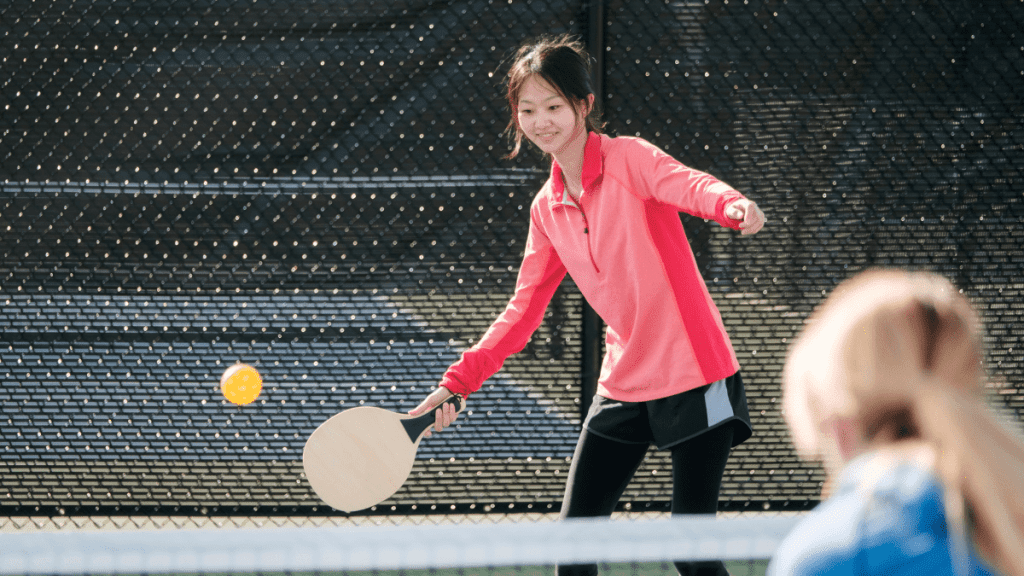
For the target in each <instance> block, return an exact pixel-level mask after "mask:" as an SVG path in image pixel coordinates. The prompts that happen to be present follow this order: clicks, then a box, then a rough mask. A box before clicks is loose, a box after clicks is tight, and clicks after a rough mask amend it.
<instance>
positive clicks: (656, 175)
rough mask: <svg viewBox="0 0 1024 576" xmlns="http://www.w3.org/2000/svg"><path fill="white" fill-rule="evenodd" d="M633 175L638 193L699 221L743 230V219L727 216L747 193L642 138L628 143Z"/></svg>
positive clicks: (629, 160) (630, 170)
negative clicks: (732, 206) (699, 219)
mask: <svg viewBox="0 0 1024 576" xmlns="http://www.w3.org/2000/svg"><path fill="white" fill-rule="evenodd" d="M627 154H628V163H629V174H630V178H631V180H633V182H635V183H637V184H639V186H636V188H638V190H637V192H639V193H641V194H647V195H649V197H652V198H654V199H655V200H658V201H659V202H662V203H665V204H669V205H671V206H674V207H675V208H676V210H678V211H679V212H686V213H687V214H692V215H694V216H697V217H699V218H705V219H708V220H714V221H715V222H718V223H719V224H721V225H722V226H725V227H726V228H732V229H737V230H738V229H739V225H740V223H741V222H742V220H733V219H732V218H729V217H727V216H726V215H725V208H726V207H727V206H728V205H729V204H732V203H733V202H735V201H737V200H742V199H744V196H743V194H741V193H740V192H738V191H737V190H736V189H734V188H733V187H732V186H729V185H728V184H726V183H725V182H722V181H721V180H719V179H718V178H715V177H714V176H712V175H710V174H708V173H706V172H701V171H700V170H695V169H693V168H690V167H688V166H686V165H684V164H683V163H681V162H679V161H678V160H676V159H675V158H673V157H672V156H669V155H668V154H666V153H665V152H664V151H662V150H661V149H660V148H658V147H657V146H655V145H654V144H651V143H650V142H646V141H644V140H640V139H631V141H630V142H629V144H628V153H627Z"/></svg>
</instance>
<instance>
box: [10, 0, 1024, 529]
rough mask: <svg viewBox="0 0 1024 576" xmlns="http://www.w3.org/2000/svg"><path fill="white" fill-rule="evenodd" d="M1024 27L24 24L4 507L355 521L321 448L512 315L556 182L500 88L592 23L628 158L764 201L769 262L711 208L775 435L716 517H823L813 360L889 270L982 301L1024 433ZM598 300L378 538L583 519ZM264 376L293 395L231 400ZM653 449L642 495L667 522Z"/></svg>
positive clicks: (809, 8)
mask: <svg viewBox="0 0 1024 576" xmlns="http://www.w3.org/2000/svg"><path fill="white" fill-rule="evenodd" d="M1021 29H1024V4H1021V3H1020V2H1017V1H1016V0H992V1H988V2H984V3H980V4H978V3H975V4H969V3H967V2H964V1H960V0H946V1H938V0H935V1H928V0H918V1H908V0H902V1H896V0H888V1H870V0H863V1H859V2H852V3H851V2H838V1H833V0H811V1H806V2H785V1H774V0H767V1H753V0H743V1H740V0H676V1H669V2H666V1H664V0H650V1H646V2H635V1H624V0H615V1H607V2H597V1H593V2H583V1H581V0H576V1H565V2H559V1H555V0H551V1H539V0H534V1H532V2H519V1H504V0H502V1H499V0H465V1H455V2H449V3H434V2H426V1H396V2H390V1H389V2H349V1H345V2H342V1H327V0H301V1H300V0H288V1H284V0H280V1H277V0H205V1H204V0H187V1H186V0H146V1H129V0H104V1H88V2H86V1H81V0H66V1H63V2H61V1H56V0H54V1H51V2H31V1H28V0H11V1H9V2H7V3H6V5H5V6H4V7H2V8H0V58H2V62H3V69H4V72H5V75H4V78H3V79H2V81H0V82H2V91H0V104H2V106H3V119H2V123H0V128H2V132H0V134H2V136H0V158H2V163H0V180H2V184H0V196H2V201H0V230H2V232H3V235H2V238H0V253H2V260H0V303H2V304H3V307H2V309H0V326H2V328H3V333H2V334H3V340H4V341H3V342H2V346H0V403H2V406H3V414H2V418H0V454H2V460H0V474H2V476H3V479H4V482H3V490H2V491H0V508H2V514H4V515H6V516H9V517H27V516H37V517H60V516H62V515H63V516H76V517H78V516H90V517H109V518H113V517H125V516H161V517H167V516H170V517H188V516H192V517H212V516H243V517H244V516H268V517H285V516H288V517H304V518H308V517H316V516H342V515H340V514H338V513H336V512H334V511H332V510H330V509H328V508H327V507H326V506H324V505H322V504H320V503H319V501H318V500H317V498H316V497H315V495H314V494H313V493H312V491H311V490H310V489H309V487H308V485H307V484H306V483H305V481H304V479H303V478H302V475H301V451H302V445H303V443H304V441H305V438H306V437H307V436H308V434H309V433H310V432H312V430H313V429H314V428H315V427H316V425H318V424H319V423H320V422H321V421H323V420H324V419H326V418H327V417H329V416H331V415H333V414H334V413H336V412H338V411H340V410H341V409H344V408H347V407H352V406H357V405H360V404H373V405H380V406H383V407H386V408H391V409H395V410H403V411H404V410H408V409H410V408H412V407H413V406H414V405H415V404H416V403H417V402H418V401H419V400H420V399H421V398H422V396H423V395H424V394H425V393H426V392H427V390H428V389H430V388H432V387H433V386H434V385H436V381H437V379H438V377H439V376H440V375H441V373H442V372H443V371H444V369H445V368H446V367H447V366H448V365H449V364H450V363H451V362H452V361H453V360H455V359H456V358H457V356H458V354H459V352H460V351H461V350H462V349H464V348H465V347H466V346H468V345H470V344H471V343H472V342H473V341H474V339H476V338H479V336H480V335H481V334H482V333H483V331H484V330H485V329H486V327H487V326H488V325H489V324H490V322H491V320H492V319H493V318H494V317H495V315H496V314H497V313H499V312H500V311H501V309H502V308H503V307H504V305H505V303H506V301H507V299H508V297H509V296H510V294H511V291H512V288H513V285H514V282H515V276H516V272H517V266H518V264H519V259H520V257H521V255H522V246H523V241H524V239H525V235H526V227H527V218H528V206H529V204H530V201H531V198H532V196H533V194H534V193H535V192H536V190H537V189H538V188H539V187H540V185H541V184H543V181H544V180H545V178H546V177H547V167H546V165H545V162H544V160H543V159H541V158H540V157H539V156H536V155H532V154H527V155H526V156H525V157H522V158H519V159H517V160H515V161H508V160H504V159H503V156H504V155H505V154H506V153H507V151H508V145H507V141H506V140H505V139H504V138H503V137H502V136H501V133H502V131H503V129H504V126H505V124H506V122H507V111H506V107H505V105H504V103H503V101H502V95H503V94H502V89H501V87H500V80H501V74H502V72H503V69H502V63H503V62H504V61H505V60H506V59H507V58H508V56H509V55H510V53H511V51H512V50H513V49H514V48H515V47H516V46H517V45H518V44H519V43H520V42H521V41H522V40H523V39H524V38H527V37H531V36H535V35H538V34H541V33H560V32H571V33H576V34H579V35H580V36H581V37H582V38H584V39H585V40H587V41H588V42H589V43H590V44H591V49H592V50H593V51H594V52H595V56H597V62H598V63H599V64H600V66H599V70H598V74H599V78H598V80H599V81H600V84H601V86H603V88H602V89H601V94H600V97H601V98H600V99H601V100H602V103H603V108H604V110H605V120H606V121H607V122H608V125H607V128H608V131H609V132H610V133H611V134H613V135H640V136H642V137H645V138H647V139H649V140H651V141H653V142H655V143H656V144H658V145H659V146H661V147H663V148H664V149H665V150H667V151H668V152H669V153H671V154H673V155H674V156H676V157H678V158H679V159H680V160H682V161H683V162H685V163H687V164H689V165H691V166H693V167H696V168H700V169H703V170H707V171H709V172H711V173H713V174H715V175H716V176H719V177H720V178H722V179H723V180H725V181H726V182H729V183H730V184H732V185H733V186H735V187H737V188H738V189H740V190H742V191H744V192H745V193H746V194H748V196H750V197H751V198H753V199H755V200H756V201H757V202H758V203H759V204H760V205H761V206H762V208H763V209H764V210H765V212H766V214H767V216H768V219H769V221H768V227H767V228H766V229H765V230H764V231H763V232H762V233H761V234H759V235H758V236H756V237H754V238H752V239H746V238H743V239H741V238H739V237H737V236H736V234H735V233H733V232H730V231H727V230H724V229H721V228H719V227H717V225H715V224H714V223H705V222H703V221H700V220H698V219H693V218H690V217H687V216H684V222H685V225H686V227H687V231H688V234H689V236H690V239H691V243H692V245H693V247H694V251H695V253H696V254H697V257H698V262H699V264H700V266H701V268H702V271H703V273H704V276H705V278H706V279H707V282H708V285H709V288H710V289H711V291H712V294H713V296H714V297H715V299H716V301H717V302H718V304H719V307H720V309H721V311H722V313H723V315H724V318H725V321H726V324H727V327H728V329H729V332H730V335H731V336H732V338H733V341H734V344H735V346H736V349H737V352H738V354H739V356H740V360H741V363H742V364H743V366H744V379H745V381H746V383H747V385H748V397H749V401H750V403H751V414H752V416H753V418H754V426H755V438H754V439H752V440H751V441H749V442H747V443H745V444H743V445H741V446H740V447H739V448H737V449H736V451H735V452H734V456H733V458H732V460H731V462H730V465H729V469H728V470H727V477H726V481H725V486H724V488H723V494H722V509H723V510H733V511H746V510H765V509H768V510H801V509H806V508H807V507H809V506H811V505H813V504H814V503H815V502H816V500H817V498H818V493H819V489H820V487H819V483H820V481H821V480H822V476H821V473H820V471H819V470H818V469H817V468H816V467H814V466H812V465H809V464H806V463H803V462H801V461H799V460H798V459H797V458H796V456H795V455H794V453H793V452H792V450H791V447H790V445H789V439H788V436H787V434H786V432H785V428H784V425H783V424H782V421H781V418H780V414H779V405H778V402H777V399H778V372H779V369H780V367H781V362H782V358H783V354H784V352H785V350H786V346H787V339H789V338H791V337H792V336H793V334H794V333H795V331H796V330H797V329H798V327H799V325H800V324H801V322H802V321H803V319H804V317H805V316H806V314H807V313H808V312H809V311H810V310H811V309H812V308H813V306H814V305H815V304H816V303H817V302H819V301H820V299H821V298H822V296H823V295H824V294H825V293H827V292H828V291H829V290H830V289H831V288H832V287H833V286H834V285H835V284H836V283H837V282H839V281H840V280H842V279H844V278H846V277H848V276H849V275H850V274H852V273H853V272H855V271H857V270H861V269H863V268H865V267H868V266H872V265H894V266H902V267H911V268H929V269H934V270H937V271H939V272H941V273H943V274H945V275H947V276H948V277H950V278H951V279H952V280H953V281H954V282H956V283H957V284H958V285H959V286H961V287H962V288H963V289H964V290H965V291H966V292H967V293H969V294H970V296H972V297H973V298H975V300H976V302H977V304H978V305H979V307H980V308H981V309H982V311H983V313H984V315H985V319H986V321H987V323H988V326H987V328H988V332H989V340H988V344H989V348H990V350H989V353H990V356H989V360H990V367H991V371H992V373H993V375H994V376H995V379H996V380H999V381H1004V382H1007V383H1008V386H1007V387H1005V388H1004V389H1002V390H1001V391H1000V396H1001V398H1002V400H1003V403H1004V404H1005V406H1007V407H1008V408H1010V409H1011V410H1013V411H1015V412H1017V413H1018V414H1019V413H1020V411H1021V410H1022V407H1024V396H1022V391H1021V387H1020V386H1021V382H1022V378H1021V376H1022V371H1024V367H1022V364H1021V362H1020V361H1019V360H1018V358H1019V356H1020V349H1021V346H1022V343H1021V342H1020V340H1021V337H1022V332H1024V331H1022V329H1021V328H1020V327H1019V324H1017V322H1016V317H1017V314H1018V312H1019V311H1020V309H1021V308H1022V307H1024V295H1022V293H1021V292H1022V290H1024V281H1022V280H1021V276H1022V274H1021V272H1022V268H1024V251H1022V249H1021V248H1020V246H1021V244H1022V240H1024V231H1022V230H1021V222H1022V217H1024V206H1022V198H1021V193H1022V190H1021V186H1020V183H1021V176H1022V174H1021V170H1022V168H1024V154H1022V151H1024V150H1022V149H1024V126H1022V120H1021V119H1022V118H1024V109H1022V108H1024V104H1022V99H1024V35H1022V34H1021V32H1020V30H1021ZM583 314H584V312H583V303H582V298H581V297H580V295H579V293H578V292H577V291H576V289H575V287H574V286H573V285H572V282H571V281H570V280H569V279H567V280H566V282H565V284H564V285H563V287H562V288H561V289H560V290H559V292H558V294H556V296H555V298H554V300H553V302H552V304H551V306H550V307H549V309H548V311H547V315H546V317H545V321H544V323H543V325H542V327H541V329H540V330H539V331H538V332H537V334H536V335H535V336H534V338H533V340H532V341H531V343H530V344H529V346H528V347H527V349H526V350H525V351H524V352H522V353H521V354H519V355H517V356H515V357H513V358H511V359H510V360H509V361H508V362H507V363H506V365H505V367H504V368H503V370H502V371H501V372H500V373H499V374H498V375H497V376H496V377H494V378H492V379H491V380H490V381H488V382H487V383H486V384H485V386H484V388H483V389H482V390H481V391H480V392H479V393H478V394H475V395H474V396H473V397H472V398H471V405H470V412H469V413H468V414H467V415H466V417H464V418H462V419H460V421H459V422H460V425H459V426H458V429H457V430H455V431H452V432H446V433H445V434H441V435H438V436H436V437H434V438H432V439H430V440H429V441H427V442H425V443H424V444H423V445H422V447H421V450H420V459H419V460H418V461H417V465H416V468H415V469H414V472H413V476H412V478H411V479H410V482H409V484H408V485H407V486H406V487H405V488H403V490H402V491H400V492H399V493H398V494H397V495H396V496H395V497H394V498H392V499H390V500H388V501H387V502H385V503H384V504H383V505H381V506H379V507H376V508H375V509H373V510H370V511H367V512H366V514H371V515H388V514H401V515H410V514H412V515H420V514H434V513H445V514H476V513H491V514H519V513H546V512H552V511H557V509H558V506H559V502H560V500H561V494H562V490H563V483H564V475H565V473H566V471H567V468H568V460H569V458H570V456H571V454H572V449H573V446H574V444H575V440H576V435H577V434H578V428H579V424H580V409H581V404H584V403H585V399H582V398H583V396H584V395H583V394H582V393H581V371H582V368H581V363H582V362H583V359H582V350H583V349H584V348H585V347H586V346H587V345H588V343H587V342H584V341H583V337H584V336H583V335H584V331H583V328H582V325H583V321H582V317H583ZM236 361H244V362H248V363H251V364H253V365H255V366H256V367H258V368H259V370H260V371H261V373H262V374H263V377H264V379H265V388H264V391H263V394H262V395H261V397H260V399H259V400H257V401H256V402H255V403H254V404H252V405H248V406H245V407H236V406H233V405H230V404H228V403H226V402H225V401H224V400H223V398H222V397H221V395H220V393H219V391H218V388H217V383H218V379H219V377H220V374H221V372H222V371H223V370H224V369H225V368H226V367H227V366H228V365H230V364H232V363H234V362H236ZM668 466H669V463H668V462H667V459H665V457H664V456H663V455H661V454H659V453H657V452H652V453H651V454H650V455H649V457H648V459H647V461H646V462H645V464H644V465H643V467H642V468H641V470H640V471H639V473H638V475H637V477H636V480H635V481H634V483H633V484H632V485H631V487H630V489H629V491H628V492H627V494H626V496H625V497H624V499H623V501H622V509H623V510H628V511H633V512H638V511H639V512H645V511H664V510H666V509H667V497H668V490H667V476H668V475H667V474H666V473H665V472H666V471H667V468H668Z"/></svg>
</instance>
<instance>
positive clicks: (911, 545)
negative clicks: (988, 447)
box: [767, 455, 994, 576]
mask: <svg viewBox="0 0 1024 576" xmlns="http://www.w3.org/2000/svg"><path fill="white" fill-rule="evenodd" d="M879 460H881V459H880V458H874V457H872V456H871V455H865V456H862V457H860V458H858V459H856V460H854V461H852V462H851V463H850V464H849V465H848V466H847V468H846V469H845V470H844V471H843V474H842V477H841V480H840V486H839V490H838V491H837V493H836V494H835V495H834V496H833V497H831V498H829V499H828V500H826V501H825V502H822V503H821V505H819V506H818V507H817V508H815V509H814V511H812V512H811V513H810V514H809V515H808V516H807V517H806V518H805V519H804V520H802V521H801V522H800V523H799V524H797V526H796V528H794V529H793V531H792V532H790V533H789V535H787V536H786V538H785V539H784V540H783V542H782V544H781V545H780V546H779V549H778V550H777V551H776V553H775V556H774V557H773V558H772V561H771V562H770V564H769V566H768V572H767V575H768V576H790V575H793V576H803V575H810V574H828V575H841V574H850V575H854V574H856V575H885V576H903V575H911V574H913V575H921V574H928V575H929V576H946V575H949V576H988V575H991V574H994V573H993V572H991V571H990V569H989V568H988V567H987V566H986V565H985V564H983V563H982V561H981V560H980V559H979V558H978V557H977V555H976V554H975V553H974V551H973V550H972V549H971V547H969V546H967V545H965V544H961V540H962V538H961V537H959V536H957V535H956V534H950V532H949V529H948V525H947V522H946V513H945V508H944V504H943V491H942V486H941V485H940V484H939V481H938V478H937V477H936V476H935V475H934V472H933V471H932V470H930V469H928V468H924V467H922V466H921V465H919V464H915V463H913V462H909V461H908V462H900V463H899V464H896V465H893V463H892V461H891V460H886V461H884V466H885V468H884V469H883V468H882V467H881V466H880V465H879ZM961 550H963V552H960V551H961ZM954 560H956V562H957V563H955V562H954Z"/></svg>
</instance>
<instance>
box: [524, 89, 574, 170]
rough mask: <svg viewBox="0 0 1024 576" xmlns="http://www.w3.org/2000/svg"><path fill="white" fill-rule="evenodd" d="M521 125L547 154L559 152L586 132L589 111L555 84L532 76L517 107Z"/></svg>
mask: <svg viewBox="0 0 1024 576" xmlns="http://www.w3.org/2000/svg"><path fill="white" fill-rule="evenodd" d="M517 108H518V110H517V114H516V117H517V121H518V124H519V128H520V129H521V130H522V131H523V133H524V134H525V135H526V137H527V138H528V139H529V140H530V142H533V143H534V144H535V145H536V146H537V147H538V148H540V149H541V150H542V151H543V152H544V153H546V154H555V153H557V152H559V151H561V150H563V149H565V147H566V146H567V145H568V144H569V143H570V142H572V141H573V140H575V139H576V138H577V137H579V136H580V135H581V134H583V133H585V132H586V123H585V121H584V117H585V114H581V112H584V111H582V110H577V109H576V107H575V106H572V105H571V104H570V103H569V102H568V101H566V99H565V97H563V96H562V95H561V94H559V93H558V91H557V90H555V89H554V88H553V87H552V86H551V84H549V83H548V82H546V81H545V80H544V79H543V78H541V77H540V76H537V75H534V76H531V77H530V78H529V79H527V80H526V82H525V83H524V84H523V88H522V91H521V92H520V93H519V102H518V106H517Z"/></svg>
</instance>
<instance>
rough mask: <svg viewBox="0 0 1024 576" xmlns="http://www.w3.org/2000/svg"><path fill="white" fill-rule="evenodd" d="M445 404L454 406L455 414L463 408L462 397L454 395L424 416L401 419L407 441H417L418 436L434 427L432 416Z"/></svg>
mask: <svg viewBox="0 0 1024 576" xmlns="http://www.w3.org/2000/svg"><path fill="white" fill-rule="evenodd" d="M445 404H454V405H455V413H456V414H458V413H459V412H462V408H463V407H464V405H463V403H462V396H459V395H458V394H455V395H453V396H452V397H451V398H448V399H447V400H445V401H444V402H441V403H440V404H438V405H437V406H435V407H434V408H431V409H430V410H429V411H427V412H426V413H425V414H420V415H419V416H416V417H413V418H403V419H402V427H404V428H405V431H406V433H407V434H409V439H410V440H412V441H413V442H416V441H417V440H419V439H420V435H422V434H423V433H424V432H426V431H427V428H430V427H431V426H433V425H434V421H435V420H436V419H437V418H436V417H435V416H434V412H436V411H437V409H438V408H440V407H441V406H444V405H445Z"/></svg>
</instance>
